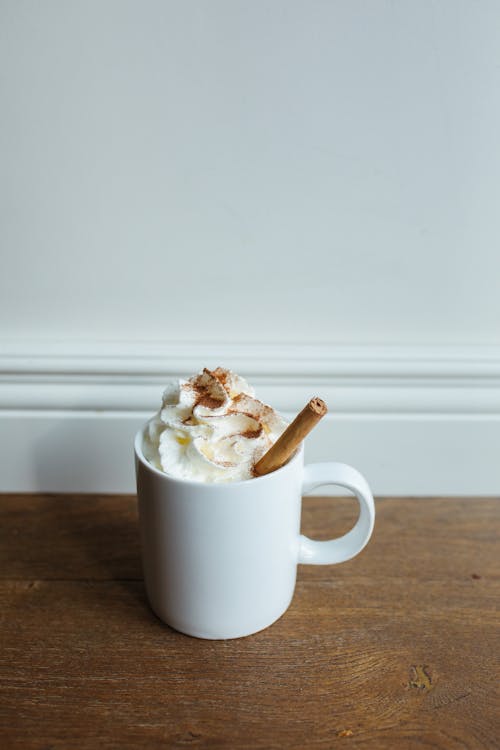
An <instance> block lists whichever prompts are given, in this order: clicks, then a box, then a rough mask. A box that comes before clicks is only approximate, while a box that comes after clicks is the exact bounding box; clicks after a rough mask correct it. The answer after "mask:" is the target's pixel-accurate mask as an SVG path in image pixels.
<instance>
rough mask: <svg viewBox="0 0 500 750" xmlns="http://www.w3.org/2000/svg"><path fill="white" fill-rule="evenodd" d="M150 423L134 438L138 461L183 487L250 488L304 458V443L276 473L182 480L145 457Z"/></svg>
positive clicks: (141, 428) (219, 489) (281, 472)
mask: <svg viewBox="0 0 500 750" xmlns="http://www.w3.org/2000/svg"><path fill="white" fill-rule="evenodd" d="M148 423H149V420H148V421H147V422H145V424H143V425H142V426H141V427H140V428H139V429H138V430H137V432H136V434H135V438H134V453H135V456H136V458H137V460H138V461H140V463H141V464H142V465H143V466H144V467H145V468H146V469H148V470H149V471H152V472H153V474H157V475H158V476H159V477H161V478H162V479H163V480H164V481H168V482H173V483H174V484H179V485H183V486H191V487H197V488H200V487H204V488H205V487H212V488H213V489H214V490H218V491H226V490H227V491H229V490H230V488H231V487H241V486H242V485H246V486H248V484H249V483H252V484H253V483H254V482H260V483H262V482H264V481H266V480H269V479H270V477H276V476H277V475H279V474H284V473H285V472H286V471H287V470H289V469H290V467H291V466H293V465H294V464H295V463H296V462H297V461H300V460H302V458H303V456H304V443H303V442H302V443H301V444H300V445H299V447H298V448H297V449H296V451H295V453H294V454H293V456H292V457H291V458H290V459H288V461H287V462H286V464H284V465H283V466H280V468H279V469H275V470H274V471H271V472H270V473H269V474H263V475H262V476H260V477H250V479H238V480H237V481H235V482H203V481H201V480H196V479H180V478H179V477H173V476H171V475H170V474H167V473H166V472H164V471H161V470H160V469H157V468H156V466H153V464H151V463H150V462H149V461H148V459H147V458H146V456H145V455H144V451H143V449H142V442H143V439H144V431H145V429H146V426H147V424H148ZM223 488H224V489H223Z"/></svg>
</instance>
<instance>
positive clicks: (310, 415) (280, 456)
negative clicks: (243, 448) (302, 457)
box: [254, 397, 328, 476]
mask: <svg viewBox="0 0 500 750" xmlns="http://www.w3.org/2000/svg"><path fill="white" fill-rule="evenodd" d="M327 411H328V409H327V406H326V404H325V402H324V401H322V400H321V399H320V398H317V397H316V398H312V399H311V400H310V401H309V403H308V404H306V406H304V408H303V409H302V411H301V412H300V414H297V416H296V417H295V419H294V420H293V422H291V423H290V424H289V425H288V427H287V428H286V430H285V432H284V433H283V434H282V435H280V437H279V438H278V439H277V441H276V442H275V443H274V445H272V446H271V447H270V448H269V450H268V451H267V453H265V454H264V455H263V456H262V458H261V459H259V461H257V463H256V464H255V466H254V472H255V475H256V476H262V474H269V473H270V472H271V471H276V469H279V468H280V467H281V466H283V465H284V464H286V462H287V461H288V459H289V458H290V456H291V455H292V453H293V452H294V450H296V448H298V446H299V445H300V443H301V442H302V441H303V440H304V438H305V437H306V435H308V434H309V433H310V432H311V430H312V428H313V427H314V426H315V425H317V424H318V422H319V420H320V419H321V417H324V416H325V414H326V412H327Z"/></svg>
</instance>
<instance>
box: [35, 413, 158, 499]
mask: <svg viewBox="0 0 500 750" xmlns="http://www.w3.org/2000/svg"><path fill="white" fill-rule="evenodd" d="M144 421H145V417H144V416H142V415H139V416H137V417H135V416H132V417H131V416H129V415H127V416H125V417H121V416H119V415H117V416H116V417H114V418H110V416H109V413H108V414H107V415H106V419H102V418H100V417H99V415H95V414H91V415H89V416H83V417H67V418H61V419H57V420H51V421H50V423H49V426H48V427H47V428H46V429H45V430H42V431H41V434H40V436H39V437H38V438H37V440H36V443H35V446H34V449H33V452H32V462H33V474H34V484H35V488H34V489H35V491H36V492H67V493H85V492H104V493H114V492H116V493H127V494H128V493H135V474H134V450H133V441H134V435H135V433H136V431H137V430H138V429H139V427H140V426H141V424H143V422H144ZM117 423H118V424H117Z"/></svg>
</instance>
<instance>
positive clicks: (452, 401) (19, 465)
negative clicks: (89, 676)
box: [0, 341, 500, 495]
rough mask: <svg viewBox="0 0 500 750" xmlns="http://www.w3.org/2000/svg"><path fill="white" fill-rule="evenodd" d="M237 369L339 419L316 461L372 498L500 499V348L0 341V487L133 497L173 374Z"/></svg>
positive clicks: (316, 442) (271, 395) (322, 440)
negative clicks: (333, 465)
mask: <svg viewBox="0 0 500 750" xmlns="http://www.w3.org/2000/svg"><path fill="white" fill-rule="evenodd" d="M219 364H221V365H224V366H229V367H231V368H233V369H234V370H236V371H237V372H240V373H241V374H242V375H244V376H246V377H247V378H248V379H249V380H250V381H251V382H252V383H253V384H254V385H255V387H256V389H257V392H258V395H259V396H260V397H261V398H262V399H263V400H265V401H267V402H268V403H271V404H272V405H273V406H275V407H276V408H277V409H278V410H279V411H281V412H282V413H284V414H285V415H288V416H291V415H293V414H295V413H296V412H297V411H298V410H299V409H300V408H301V407H302V405H303V404H304V403H305V402H306V401H307V400H308V399H309V398H310V397H311V396H313V395H318V396H321V397H322V398H324V399H325V400H326V401H327V403H328V404H329V407H330V413H329V415H328V416H327V418H326V419H324V420H323V421H322V423H320V425H319V426H318V428H317V429H316V430H315V431H314V432H313V433H312V434H311V435H310V436H309V438H308V440H307V444H306V459H307V460H308V461H323V460H328V459H330V460H337V461H345V462H347V463H351V464H353V465H355V466H356V467H357V468H358V469H360V471H362V473H364V474H365V475H366V477H367V479H368V481H369V482H370V484H371V485H372V488H373V490H374V492H375V493H376V494H379V495H380V494H384V495H434V494H436V495H437V494H440V495H497V494H500V461H499V459H498V446H499V445H500V348H498V347H474V346H470V347H429V346H427V347H386V346H384V347H378V346H359V347H338V346H333V345H325V346H324V347H320V346H310V345H307V344H304V345H300V344H297V345H295V346H288V345H285V346H283V345H276V346H270V345H257V344H256V345H251V346H240V345H231V344H217V343H213V344H206V343H205V344H197V343H190V344H187V343H175V342H170V343H144V342H142V343H141V342H104V343H103V342H99V343H98V342H88V343H79V344H74V343H68V342H64V341H63V342H43V343H41V342H28V341H24V342H5V341H4V342H3V343H2V346H1V347H0V444H1V445H2V449H1V451H0V457H1V458H0V460H1V464H2V465H1V470H0V490H1V491H4V492H133V491H134V477H133V461H132V438H133V435H134V433H135V431H136V429H137V428H138V427H139V426H140V424H141V423H142V422H143V421H145V419H146V418H147V417H148V416H149V415H151V414H152V413H153V412H154V411H156V409H157V407H158V404H159V400H160V397H161V392H162V388H163V385H164V384H165V382H166V381H167V380H168V379H170V378H172V377H179V376H184V377H185V376H187V375H189V374H191V373H193V372H195V371H197V370H199V369H200V367H202V366H205V365H206V366H209V367H215V366H217V365H219Z"/></svg>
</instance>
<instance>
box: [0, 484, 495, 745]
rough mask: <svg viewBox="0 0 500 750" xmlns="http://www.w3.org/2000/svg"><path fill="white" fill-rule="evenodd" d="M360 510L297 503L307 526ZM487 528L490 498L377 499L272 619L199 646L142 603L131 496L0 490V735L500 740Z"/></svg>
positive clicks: (235, 740) (5, 739) (333, 502)
mask: <svg viewBox="0 0 500 750" xmlns="http://www.w3.org/2000/svg"><path fill="white" fill-rule="evenodd" d="M354 506H355V504H354V502H353V501H351V500H339V499H338V498H335V499H328V500H323V499H321V498H312V499H307V500H306V501H305V503H304V523H303V527H304V528H303V530H304V532H305V533H308V534H310V535H311V536H316V537H318V538H321V537H323V538H326V537H328V536H331V535H332V534H341V533H343V532H344V531H346V530H347V528H349V525H350V524H352V522H353V520H354V518H355V507H354ZM499 537H500V502H499V501H498V500H495V499H491V500H479V499H473V498H471V499H460V500H453V499H409V498H406V499H401V500H399V499H380V500H378V501H377V521H376V526H375V533H374V537H373V538H372V540H371V542H370V543H369V545H368V546H367V548H366V549H365V550H364V551H363V552H362V553H361V554H360V555H359V556H358V557H357V558H355V559H354V560H352V561H350V562H348V563H344V564H342V565H338V566H335V567H329V566H300V568H299V576H298V582H297V589H296V595H295V598H294V600H293V602H292V605H291V607H290V609H289V610H288V612H287V613H286V614H285V615H284V616H283V617H282V618H281V619H280V620H279V621H278V622H277V623H276V624H275V625H273V626H272V627H271V628H268V629H267V630H264V631H262V632H261V633H258V634H256V635H254V636H250V637H248V638H244V639H240V640H233V641H202V640H197V639H193V638H189V637H187V636H184V635H181V634H179V633H176V632H175V631H173V630H171V629H170V628H168V627H167V626H165V625H163V624H162V623H161V622H160V621H159V620H158V619H157V618H156V617H155V616H154V615H153V614H152V613H151V611H150V610H149V608H148V605H147V602H146V599H145V594H144V589H143V584H142V576H141V567H140V559H139V544H138V534H137V517H136V506H135V499H134V498H130V497H104V496H103V497H96V496H92V497H89V496H80V497H78V496H3V497H0V746H1V747H2V748H22V749H23V750H24V749H26V750H30V749H31V748H37V749H40V750H42V749H44V750H49V748H54V749H55V748H73V747H75V748H83V749H85V748H95V747H99V748H142V747H147V748H186V747H192V748H198V747H199V748H234V749H235V750H238V749H239V748H241V749H243V748H256V749H257V750H260V749H261V750H264V749H266V750H273V748H297V749H298V748H337V747H341V748H344V747H345V748H365V749H367V748H370V749H371V748H388V750H391V749H392V748H394V749H396V748H397V749H398V750H405V748H410V749H412V748H415V749H417V748H418V749H419V750H421V749H422V748H443V749H445V748H446V749H450V750H451V749H452V750H459V749H460V750H464V748H466V749H470V750H473V749H475V748H485V749H487V750H491V749H492V748H497V747H500V741H499V738H500V715H499V709H498V706H499V695H498V684H499V677H500V665H499V655H500V636H499V632H500V629H499V625H500V616H499V601H500V598H499V595H500V575H499V574H500V565H499V562H500V554H499V552H500V549H499Z"/></svg>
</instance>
